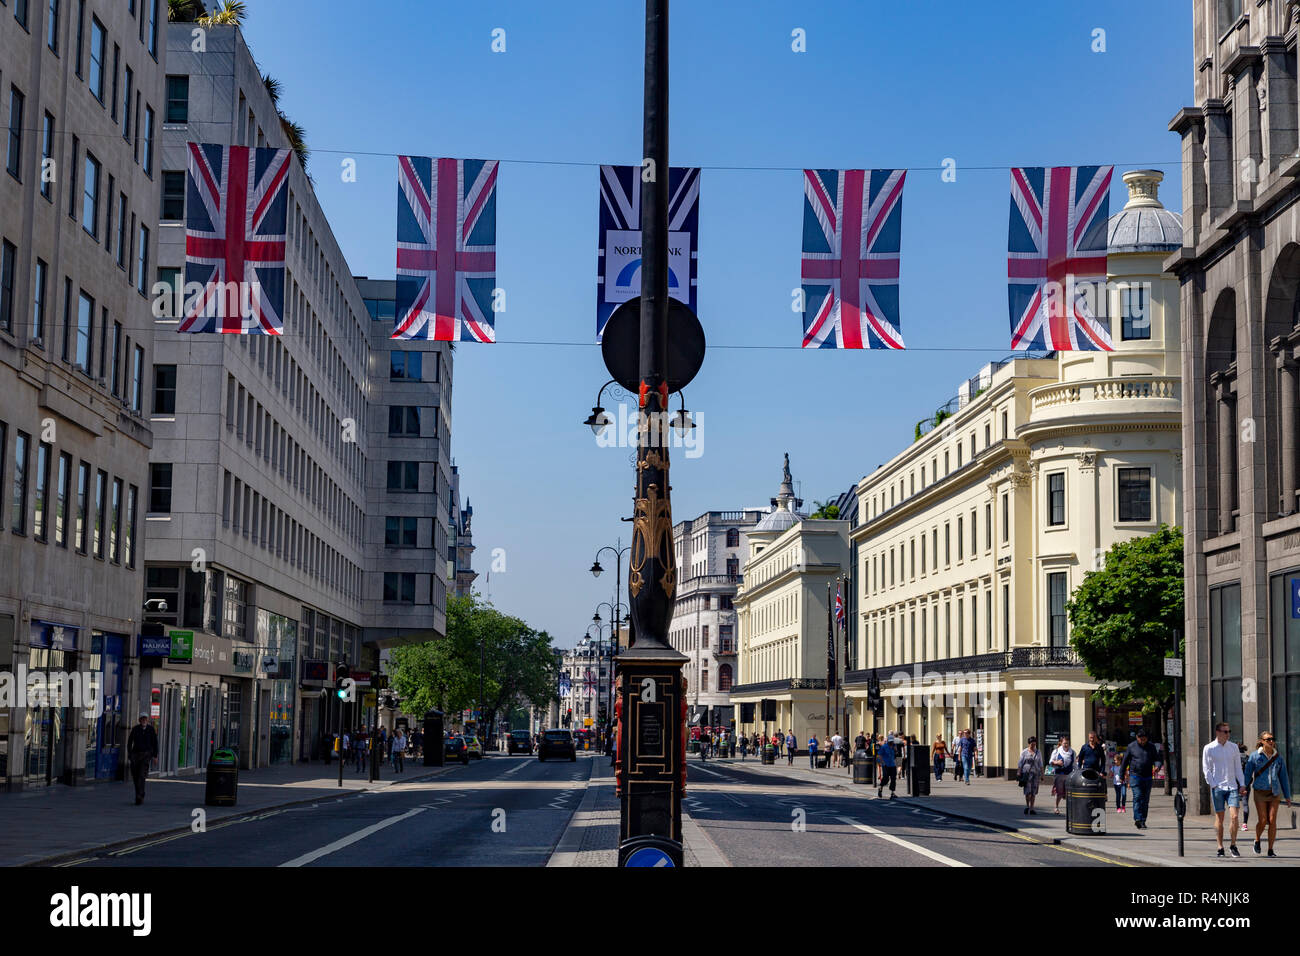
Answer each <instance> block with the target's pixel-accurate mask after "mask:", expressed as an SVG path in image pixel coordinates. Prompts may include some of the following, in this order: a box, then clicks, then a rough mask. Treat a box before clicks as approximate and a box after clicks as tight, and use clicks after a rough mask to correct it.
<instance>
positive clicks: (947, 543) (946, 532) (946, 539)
mask: <svg viewBox="0 0 1300 956" xmlns="http://www.w3.org/2000/svg"><path fill="white" fill-rule="evenodd" d="M958 520H960V519H958ZM950 564H952V525H950V524H945V525H944V526H943V566H944V567H947V566H948V565H950Z"/></svg>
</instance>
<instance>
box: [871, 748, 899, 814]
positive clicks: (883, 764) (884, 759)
mask: <svg viewBox="0 0 1300 956" xmlns="http://www.w3.org/2000/svg"><path fill="white" fill-rule="evenodd" d="M876 760H877V761H878V762H879V764H880V786H879V787H877V788H876V797H877V798H879V797H883V796H884V795H885V785H886V784H888V785H889V799H890V800H894V799H896V798H897V794H895V793H894V788H895V787H896V786H898V764H897V762H896V761H895V759H894V745H893V744H891V743H890V742H889V741H887V740H882V741H881V743H880V746H879V747H877V748H876Z"/></svg>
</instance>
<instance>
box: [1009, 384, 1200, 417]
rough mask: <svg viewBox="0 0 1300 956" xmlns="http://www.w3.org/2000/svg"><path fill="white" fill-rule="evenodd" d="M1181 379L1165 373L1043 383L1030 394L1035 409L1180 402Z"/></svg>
mask: <svg viewBox="0 0 1300 956" xmlns="http://www.w3.org/2000/svg"><path fill="white" fill-rule="evenodd" d="M1179 382H1180V379H1178V378H1176V377H1168V376H1141V377H1133V378H1103V379H1094V380H1092V381H1081V382H1062V383H1059V384H1056V385H1044V386H1043V387H1042V388H1036V389H1034V390H1033V391H1032V392H1030V393H1029V397H1030V401H1031V402H1032V403H1033V409H1034V411H1039V410H1042V409H1049V408H1051V409H1059V408H1070V407H1073V406H1077V405H1081V404H1082V403H1084V402H1128V401H1135V400H1139V399H1166V400H1169V401H1172V402H1175V403H1180V402H1181V390H1180V389H1179Z"/></svg>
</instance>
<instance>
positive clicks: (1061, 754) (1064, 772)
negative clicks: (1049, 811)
mask: <svg viewBox="0 0 1300 956" xmlns="http://www.w3.org/2000/svg"><path fill="white" fill-rule="evenodd" d="M1074 759H1075V753H1074V751H1073V750H1071V749H1070V736H1069V734H1061V739H1060V740H1059V741H1058V742H1057V744H1056V748H1055V749H1054V750H1053V751H1052V755H1051V757H1050V758H1048V763H1050V764H1051V765H1052V767H1053V768H1054V769H1053V772H1052V796H1054V797H1056V812H1057V814H1060V812H1061V801H1062V800H1064V799H1065V787H1066V781H1067V780H1069V778H1070V774H1071V773H1073V772H1074Z"/></svg>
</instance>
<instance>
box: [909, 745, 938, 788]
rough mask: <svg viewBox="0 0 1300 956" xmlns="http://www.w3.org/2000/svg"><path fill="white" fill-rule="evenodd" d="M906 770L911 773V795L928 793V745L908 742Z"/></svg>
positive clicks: (930, 769) (929, 770)
mask: <svg viewBox="0 0 1300 956" xmlns="http://www.w3.org/2000/svg"><path fill="white" fill-rule="evenodd" d="M907 770H908V773H910V774H911V775H912V796H914V797H928V796H929V795H930V773H931V771H932V770H933V768H932V767H931V766H930V747H929V746H928V745H927V744H908V747H907Z"/></svg>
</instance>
